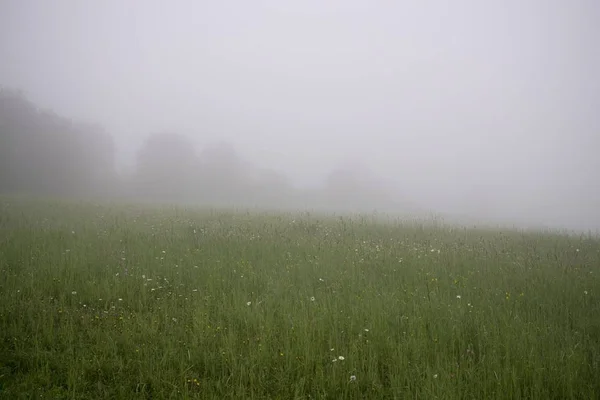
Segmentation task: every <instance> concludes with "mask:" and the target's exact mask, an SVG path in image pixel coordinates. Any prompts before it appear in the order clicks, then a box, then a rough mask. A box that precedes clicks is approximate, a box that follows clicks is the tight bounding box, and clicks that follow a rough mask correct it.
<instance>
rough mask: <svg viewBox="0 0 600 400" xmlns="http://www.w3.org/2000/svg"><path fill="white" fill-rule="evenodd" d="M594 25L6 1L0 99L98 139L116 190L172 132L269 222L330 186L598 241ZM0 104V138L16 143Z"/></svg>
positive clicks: (314, 202) (517, 9) (514, 14)
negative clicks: (17, 96) (594, 233)
mask: <svg viewBox="0 0 600 400" xmlns="http://www.w3.org/2000/svg"><path fill="white" fill-rule="evenodd" d="M598 20H600V4H598V3H597V2H596V1H593V0H579V1H573V2H565V1H559V0H545V1H542V0H529V1H516V0H506V1H495V2H491V1H489V2H484V1H477V0H457V1H453V2H448V1H441V0H430V1H427V0H426V1H410V2H408V1H404V2H402V1H355V0H346V1H317V0H305V1H275V0H268V1H258V0H257V1H252V2H242V1H239V2H227V1H213V2H208V1H192V0H189V1H171V2H165V1H157V0H156V1H148V0H145V1H141V0H140V1H117V0H103V1H77V0H71V1H63V0H54V1H45V0H36V1H34V0H3V1H1V2H0V85H2V86H3V87H5V88H10V89H11V90H21V91H22V92H23V94H24V96H25V97H26V98H27V99H28V101H30V102H31V103H32V104H35V105H36V106H37V107H40V108H41V109H49V110H52V111H53V112H55V113H56V114H57V115H59V116H61V118H62V117H64V118H67V119H69V120H73V121H77V122H78V123H79V122H81V123H88V124H93V125H94V126H95V128H94V129H95V131H94V132H96V131H102V132H106V134H108V135H110V137H112V140H113V141H114V154H112V155H111V156H110V157H113V158H114V160H113V158H111V160H113V161H114V163H115V165H116V171H117V173H118V175H119V176H120V177H121V179H125V180H124V181H123V180H121V185H122V186H125V187H126V188H127V190H125V191H126V192H127V193H130V192H131V190H132V187H134V186H135V185H133V184H129V183H127V182H128V181H127V178H126V177H130V176H133V175H135V174H136V173H137V174H138V175H139V165H140V160H141V156H140V153H143V149H144V148H145V147H144V146H145V143H146V144H148V140H149V138H150V137H151V136H152V135H156V134H163V133H165V132H169V133H171V134H172V135H171V136H170V137H172V138H174V137H178V138H179V139H181V140H179V139H173V140H176V141H179V142H178V144H177V146H179V145H181V146H180V147H178V149H179V150H181V151H184V150H182V149H184V148H186V147H190V148H195V149H196V152H197V155H198V160H199V161H200V162H204V161H203V160H202V158H203V155H204V156H205V157H208V158H210V157H209V156H210V155H211V154H212V155H213V156H215V157H216V156H217V155H219V154H221V155H223V154H229V155H232V154H233V153H236V152H237V153H236V155H235V156H232V157H233V158H234V159H235V160H236V162H238V161H239V162H240V164H239V170H243V171H245V172H248V171H255V172H256V171H260V174H262V175H261V176H262V177H264V176H265V174H266V175H268V176H270V177H271V178H269V179H271V180H270V181H269V180H268V179H267V181H268V185H267V184H266V183H264V182H263V181H261V182H262V183H261V184H264V185H267V186H268V187H269V188H270V189H269V190H268V191H269V192H272V191H273V190H271V189H272V185H275V186H277V185H279V186H277V188H281V187H285V188H286V189H285V190H283V189H281V190H279V189H277V193H278V195H277V196H275V197H271V200H270V201H269V203H268V204H269V205H270V206H273V205H277V206H281V207H285V206H286V205H289V206H290V207H292V208H302V207H305V206H306V207H314V208H318V206H319V203H320V200H318V199H321V198H322V197H319V196H321V195H314V193H316V191H318V190H321V189H322V188H323V187H331V186H332V179H333V178H332V177H336V176H338V177H339V176H341V175H344V174H343V173H342V174H341V175H340V171H346V174H347V175H348V174H350V175H351V176H352V177H353V178H352V179H354V180H353V182H355V181H356V182H358V181H360V185H361V186H360V188H361V189H360V190H357V191H359V192H363V193H364V192H367V194H370V196H366V197H365V198H364V199H362V200H361V202H360V205H361V207H362V208H365V209H380V208H381V209H384V210H385V211H388V212H398V213H428V212H435V213H440V214H442V215H445V216H448V218H450V219H454V220H460V221H469V222H471V221H488V222H492V223H503V224H516V225H519V226H530V225H540V226H549V227H555V228H568V229H593V230H596V229H600V175H599V171H600V157H598V155H599V153H600V114H598V110H600V79H599V78H598V75H597V74H598V73H597V71H600V46H599V45H598V40H599V39H600V26H599V25H598V24H597V21H598ZM3 104H5V103H3ZM3 107H5V109H4V110H0V112H2V115H3V116H4V117H1V116H0V118H5V120H4V121H2V120H0V127H1V128H2V129H3V131H2V132H0V133H2V134H6V133H7V132H8V130H10V129H13V131H15V132H16V130H19V129H21V130H22V129H25V128H22V127H24V126H26V125H27V124H25V123H22V122H19V123H16V122H15V123H13V122H14V121H13V122H10V123H8V122H6V121H9V120H10V121H12V120H11V119H10V118H13V116H14V113H13V112H12V111H10V110H8V108H6V106H5V105H3ZM52 124H54V125H52V126H55V125H56V124H55V123H54V122H52ZM16 126H19V127H21V128H18V129H17V128H14V127H16ZM11 127H13V128H11ZM99 127H101V128H99ZM53 129H54V128H53ZM86 129H87V130H86ZM25 130H27V129H25ZM54 130H56V129H54ZM83 130H84V131H86V132H88V133H89V129H88V128H85V129H83ZM13 131H11V132H12V133H14V132H13ZM17 134H19V135H20V134H21V132H17ZM159 136H160V135H159ZM159 139H160V138H159ZM159 139H157V141H155V142H153V143H155V144H154V146H155V149H160V148H166V147H169V146H168V145H167V142H169V139H168V135H164V134H163V135H162V140H163V142H161V141H160V140H159ZM165 141H166V142H165ZM187 141H189V143H188V142H187ZM4 143H5V144H4V145H3V146H4V151H5V161H4V164H2V165H3V166H4V168H6V169H8V168H10V169H11V170H15V167H14V165H13V164H10V163H8V162H7V161H6V160H7V159H8V156H7V155H6V154H8V153H7V151H8V150H7V149H8V147H7V146H8V144H6V143H9V142H8V141H5V142H4ZM10 143H13V142H10ZM156 143H159V144H156ZM160 143H162V144H160ZM186 143H188V144H187V145H185V144H186ZM219 143H221V144H220V145H219ZM223 143H225V144H223ZM107 146H108V145H107ZM177 146H175V147H177ZM219 146H221V147H219ZM42 147H43V146H42ZM109 147H110V146H108V147H106V148H109ZM15 148H16V147H15ZM94 148H96V147H94ZM103 148H104V147H103ZM146 148H147V147H146ZM219 148H220V149H221V150H219ZM12 149H13V148H11V150H10V151H12ZM223 149H226V150H223ZM63 150H64V149H63ZM179 150H178V151H179ZM0 151H2V149H0ZM36 151H38V153H35V154H38V156H39V157H41V158H43V157H46V156H47V154H46V153H44V155H43V156H41V155H39V154H42V153H39V152H43V150H40V149H38V150H36ZM72 151H77V150H72ZM103 151H104V150H103ZM106 151H107V152H108V151H109V150H106ZM219 151H221V153H219ZM223 151H224V153H223ZM10 154H13V153H10ZM14 154H16V153H14ZM31 154H34V153H31ZM90 154H91V153H90ZM152 154H154V153H152ZM14 157H16V156H14ZM36 157H37V156H36ZM107 157H108V158H110V157H109V156H107ZM190 157H193V156H190ZM153 159H154V158H153V156H152V155H147V158H146V160H153ZM180 161H181V160H180V157H179V156H173V157H171V158H169V157H167V158H165V159H164V160H163V161H161V162H163V164H160V165H171V164H170V163H171V162H172V163H178V162H180ZM217 161H218V160H217ZM190 162H192V161H190ZM193 162H195V161H193ZM152 163H153V162H151V161H147V164H148V165H147V167H148V168H147V169H146V170H145V171H146V174H147V175H152V173H151V172H149V171H151V170H152V171H154V170H156V171H157V172H156V173H158V174H160V173H163V172H164V169H165V168H166V167H164V168H163V167H160V168H159V167H157V168H155V169H152V168H151V164H152ZM100 164H101V163H100ZM100 164H98V165H100ZM217 164H219V162H217ZM221 164H223V162H221ZM102 165H104V164H102ZM157 165H159V164H157ZM182 165H183V164H182ZM186 165H187V167H185V168H184V167H183V166H180V167H181V168H182V169H179V170H177V169H173V171H172V172H173V173H176V171H186V170H189V169H194V168H199V167H198V165H196V164H194V165H193V166H192V165H190V164H186ZM207 165H208V166H207ZM215 165H216V164H214V163H213V164H210V165H209V164H206V165H204V171H216V170H217V169H216V168H217V167H216V166H215ZM236 165H237V164H236ZM98 168H99V170H102V168H104V167H98ZM106 168H109V167H106ZM186 168H187V169H186ZM90 171H91V169H90ZM94 171H95V170H94ZM136 171H137V172H136ZM219 171H221V170H219ZM223 171H224V170H223ZM267 172H268V173H267ZM90 173H91V172H90ZM182 173H183V172H182ZM224 173H225V172H222V171H221V172H219V174H217V175H215V176H218V177H219V178H222V179H226V177H228V176H229V175H226V174H225V175H223V174H224ZM269 174H271V175H269ZM336 174H337V175H336ZM4 175H6V173H5V174H4ZM123 177H125V178H123ZM357 177H358V178H357ZM10 179H12V181H11V180H10ZM10 179H9V178H8V177H5V180H6V182H9V181H10V182H13V181H15V179H16V178H15V177H14V176H13V177H12V178H10ZM81 179H82V180H83V178H81ZM164 179H167V180H169V179H168V178H164ZM190 179H192V178H190ZM211 179H212V181H211V182H212V183H211V185H213V186H205V188H206V187H217V186H219V182H218V179H217V181H215V179H214V176H212V177H207V176H205V177H204V180H202V182H204V183H205V184H206V185H208V183H206V182H208V181H210V180H211ZM227 179H229V178H227ZM336 179H337V178H336ZM344 179H345V178H344ZM352 179H351V180H352ZM171 180H172V179H171ZM43 181H44V182H49V181H48V180H47V179H43ZM141 181H144V182H145V183H144V184H143V185H142V184H141V183H139V182H141ZM192 181H193V180H192ZM192 181H189V182H192ZM123 182H125V183H123ZM152 182H153V181H152V180H150V181H148V180H147V179H146V180H143V179H141V178H140V179H138V187H141V186H139V185H142V186H143V187H144V190H143V193H144V195H143V197H145V198H151V197H153V196H150V193H154V194H156V196H157V198H160V197H161V196H160V194H161V193H162V192H161V190H159V189H160V188H158V189H157V188H156V187H155V186H153V185H156V183H154V184H153V183H152ZM189 182H188V184H189V185H195V184H196V183H197V182H199V181H193V182H195V183H189ZM274 182H276V183H274ZM336 182H337V181H336ZM0 183H1V182H0ZM13 183H14V182H13ZM15 185H16V184H13V186H10V185H8V186H7V185H5V187H4V188H2V187H0V192H2V191H3V192H9V191H10V190H8V189H7V188H9V186H10V187H12V188H13V189H14V190H13V191H18V190H17V189H19V188H17V186H18V185H17V186H15ZM144 185H145V186H144ZM269 185H271V186H269ZM357 185H358V184H357ZM89 186H90V187H91V186H94V187H97V185H96V184H94V185H92V184H90V185H89ZM259 186H260V185H258V186H257V185H255V186H254V187H255V188H256V187H259ZM288 186H289V187H288ZM333 186H335V184H333ZM31 187H33V186H31ZM31 187H30V189H31ZM219 187H220V186H219ZM15 188H17V189H15ZM151 189H152V190H151ZM163 189H164V188H163ZM355 189H356V187H355ZM19 190H21V189H19ZM111 190H112V189H111ZM140 190H141V189H140ZM336 190H337V194H338V195H339V196H338V197H336V198H335V199H336V200H332V197H331V196H330V197H329V200H328V201H329V203H328V204H329V206H331V207H329V206H328V208H333V209H335V208H336V207H335V206H339V205H343V203H344V200H343V199H345V198H346V199H348V198H356V196H355V195H354V194H349V193H345V191H346V192H347V191H348V190H349V189H348V185H347V184H346V185H341V186H339V185H338V187H337V189H336ZM21 191H22V190H21ZM163 191H164V190H163ZM99 192H102V191H101V190H100V191H99ZM171 192H173V191H171ZM205 192H206V191H205ZM283 192H285V195H284V194H282V193H283ZM232 193H234V192H231V193H230V195H229V197H231V196H234V197H235V196H240V195H239V193H238V194H235V195H234V194H232ZM236 193H237V192H236ZM307 193H313V195H307ZM344 193H345V194H346V195H345V196H344ZM307 196H308V197H307ZM311 196H312V197H311ZM381 196H383V197H385V198H386V201H385V202H380V201H379V200H380V199H381ZM334 197H335V196H334ZM189 198H190V199H192V198H194V196H193V195H191V194H190V197H189ZM307 198H310V199H311V200H310V201H307V200H306V199H307ZM219 199H222V197H219V196H216V197H214V198H211V202H213V203H215V202H216V203H219V202H220V201H221V200H219ZM299 199H301V200H299ZM350 200H351V199H349V200H348V201H350ZM371 200H373V201H371ZM265 204H266V203H265ZM384 204H385V205H384Z"/></svg>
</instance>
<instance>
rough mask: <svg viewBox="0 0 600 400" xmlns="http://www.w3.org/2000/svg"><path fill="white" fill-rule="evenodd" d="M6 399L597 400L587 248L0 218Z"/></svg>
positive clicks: (291, 220)
mask: <svg viewBox="0 0 600 400" xmlns="http://www.w3.org/2000/svg"><path fill="white" fill-rule="evenodd" d="M0 398H2V399H21V398H22V399H29V398H46V399H95V398H101V399H163V398H172V399H193V398H208V399H346V398H348V399H598V398H600V240H599V239H598V238H594V237H592V236H589V235H581V236H569V235H566V234H558V233H551V232H546V233H533V232H528V233H525V232H518V231H508V230H507V231H494V230H483V229H482V230H476V229H463V228H452V227H449V226H443V225H442V224H437V225H435V224H425V223H422V224H419V223H415V222H410V223H402V222H399V221H394V220H391V219H390V220H388V221H376V220H375V219H374V218H371V217H358V216H357V217H323V216H318V215H312V214H307V213H305V214H277V213H259V212H254V213H252V212H251V213H249V212H237V213H236V212H228V211H210V210H201V209H192V208H188V209H186V208H183V207H166V206H164V207H158V206H156V207H150V206H135V205H107V204H104V205H98V204H85V203H61V202H41V201H38V202H35V201H17V200H14V199H12V200H11V199H0Z"/></svg>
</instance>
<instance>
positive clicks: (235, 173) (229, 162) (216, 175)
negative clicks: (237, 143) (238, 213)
mask: <svg viewBox="0 0 600 400" xmlns="http://www.w3.org/2000/svg"><path fill="white" fill-rule="evenodd" d="M199 159H200V184H201V186H202V188H203V200H205V201H208V202H210V203H222V204H236V203H238V204H239V203H241V202H243V200H245V198H246V197H247V195H248V190H249V189H250V187H251V174H252V173H251V171H252V166H250V165H248V164H247V163H245V162H244V161H243V160H242V159H241V157H240V156H239V154H238V153H237V151H236V150H235V148H234V147H233V145H231V144H229V143H226V142H221V143H216V144H213V145H210V146H208V147H206V148H205V149H204V150H203V151H202V152H201V153H200V157H199Z"/></svg>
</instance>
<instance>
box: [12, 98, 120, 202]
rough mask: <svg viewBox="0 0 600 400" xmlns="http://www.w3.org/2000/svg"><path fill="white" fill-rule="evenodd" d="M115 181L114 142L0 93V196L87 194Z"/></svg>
mask: <svg viewBox="0 0 600 400" xmlns="http://www.w3.org/2000/svg"><path fill="white" fill-rule="evenodd" d="M113 178H114V147H113V143H112V138H111V137H110V135H108V134H107V133H106V132H104V131H103V130H102V129H101V128H99V127H93V128H92V126H89V125H76V124H74V123H73V122H71V121H70V120H68V119H66V118H63V117H60V116H58V115H56V114H55V113H52V112H48V111H40V110H39V109H38V108H37V107H36V106H35V105H34V104H33V103H32V102H30V101H29V100H28V99H27V98H26V97H25V96H24V95H23V94H22V93H21V92H18V91H15V90H9V89H5V88H3V89H0V192H4V193H7V192H9V193H10V192H21V193H32V194H44V195H87V194H96V193H97V192H98V191H102V190H105V189H103V187H104V188H106V185H108V184H109V183H110V182H112V179H113Z"/></svg>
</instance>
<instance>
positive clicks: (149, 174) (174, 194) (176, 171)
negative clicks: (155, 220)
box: [134, 133, 199, 200]
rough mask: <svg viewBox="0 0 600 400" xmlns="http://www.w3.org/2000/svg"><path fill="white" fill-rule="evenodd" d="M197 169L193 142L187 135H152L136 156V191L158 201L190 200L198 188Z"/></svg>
mask: <svg viewBox="0 0 600 400" xmlns="http://www.w3.org/2000/svg"><path fill="white" fill-rule="evenodd" d="M198 168H199V164H198V158H197V156H196V152H195V150H194V146H193V143H192V142H191V141H190V140H189V139H188V138H187V137H185V136H183V135H179V134H175V133H158V134H154V135H151V136H149V137H148V139H147V140H146V141H145V142H144V144H143V145H142V148H141V149H140V151H139V152H138V155H137V163H136V172H135V177H134V184H135V188H136V192H137V194H138V195H142V196H150V197H151V198H153V199H156V200H190V199H192V198H194V197H196V194H197V193H198V191H199V185H198V184H199V182H198V173H199V171H198Z"/></svg>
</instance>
